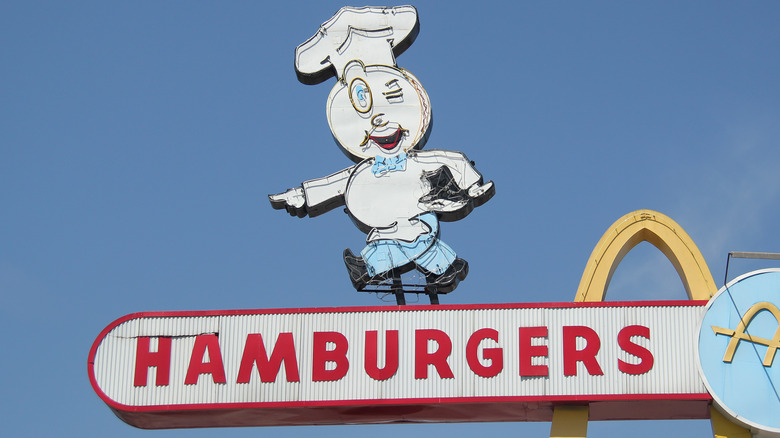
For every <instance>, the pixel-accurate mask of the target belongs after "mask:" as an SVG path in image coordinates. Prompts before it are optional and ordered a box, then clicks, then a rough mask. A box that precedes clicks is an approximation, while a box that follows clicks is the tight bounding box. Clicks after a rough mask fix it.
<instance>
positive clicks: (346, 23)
mask: <svg viewBox="0 0 780 438" xmlns="http://www.w3.org/2000/svg"><path fill="white" fill-rule="evenodd" d="M419 32H420V21H419V20H418V19H417V9H415V7H414V6H396V7H393V8H385V7H373V6H365V7H362V8H354V7H351V6H346V7H343V8H341V9H340V10H339V11H338V12H336V15H334V16H333V17H332V18H331V19H330V20H328V21H326V22H325V23H323V24H322V26H320V29H319V30H318V31H317V33H316V34H314V36H313V37H311V38H309V39H308V40H307V41H306V42H305V43H303V44H301V45H300V46H298V47H297V48H296V49H295V73H296V74H297V75H298V80H299V81H301V82H303V83H304V84H310V85H313V84H318V83H320V82H322V81H324V80H326V79H328V78H329V77H331V76H333V75H335V76H336V77H338V78H341V75H342V74H343V72H344V66H345V65H347V63H349V61H352V60H355V59H357V60H360V61H362V62H363V64H365V65H375V64H378V65H392V66H395V65H396V64H395V57H396V56H399V55H400V54H401V53H403V52H404V50H406V49H407V48H408V47H409V46H410V45H412V42H414V39H415V38H416V37H417V34H418V33H419Z"/></svg>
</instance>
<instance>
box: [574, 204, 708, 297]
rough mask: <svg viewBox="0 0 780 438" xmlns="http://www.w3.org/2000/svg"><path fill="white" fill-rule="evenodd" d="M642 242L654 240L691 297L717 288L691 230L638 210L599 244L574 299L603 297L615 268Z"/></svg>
mask: <svg viewBox="0 0 780 438" xmlns="http://www.w3.org/2000/svg"><path fill="white" fill-rule="evenodd" d="M641 242H649V243H651V244H652V245H653V246H655V247H656V248H658V249H659V250H660V251H661V252H662V253H663V254H664V255H665V256H666V258H667V259H669V261H670V262H672V265H674V268H675V269H676V270H677V274H678V275H679V276H680V279H681V280H682V282H683V285H684V286H685V291H686V292H687V293H688V298H689V299H692V300H709V299H710V298H711V297H712V295H713V294H714V293H715V292H716V291H717V288H716V287H715V281H714V280H713V279H712V274H711V273H710V268H708V267H707V262H705V261H704V257H703V256H702V255H701V252H700V251H699V248H698V247H697V246H696V244H695V243H693V240H691V238H690V236H688V233H686V232H685V230H683V229H682V227H681V226H680V225H678V224H677V223H676V222H675V221H673V220H672V219H671V218H669V217H668V216H666V215H663V214H661V213H658V212H657V211H652V210H637V211H634V212H631V213H629V214H627V215H625V216H623V217H621V218H620V219H618V220H617V221H616V222H615V223H614V224H612V226H610V227H609V229H607V231H606V232H605V233H604V236H602V238H601V240H599V242H598V243H597V244H596V247H595V248H594V249H593V252H592V253H591V255H590V258H589V259H588V264H587V265H586V266H585V272H583V274H582V280H580V286H579V288H577V295H576V297H575V298H574V301H577V302H579V301H604V296H605V295H606V292H607V287H609V282H610V280H611V279H612V274H614V273H615V269H617V266H618V265H619V264H620V262H621V261H622V260H623V257H625V255H626V254H628V252H629V251H631V250H632V249H633V248H634V247H635V246H637V245H638V244H639V243H641Z"/></svg>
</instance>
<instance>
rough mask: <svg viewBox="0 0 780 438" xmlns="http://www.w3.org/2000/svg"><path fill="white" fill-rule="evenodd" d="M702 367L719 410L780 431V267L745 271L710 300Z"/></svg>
mask: <svg viewBox="0 0 780 438" xmlns="http://www.w3.org/2000/svg"><path fill="white" fill-rule="evenodd" d="M698 349H699V367H700V368H699V369H700V372H701V375H702V379H703V380H704V384H705V385H706V386H707V389H708V390H709V392H710V394H711V395H712V398H713V400H714V401H715V403H716V405H717V407H718V408H720V410H721V411H722V412H723V413H724V414H726V415H728V416H730V417H731V418H732V419H734V420H736V421H737V422H739V423H742V424H744V425H747V426H749V427H752V428H756V429H760V430H763V431H767V432H775V433H780V353H778V352H777V350H778V349H780V269H767V270H761V271H754V272H751V273H748V274H745V275H743V276H741V277H739V278H737V279H735V280H734V281H732V282H731V283H729V285H728V286H726V287H724V288H722V289H721V290H720V291H718V293H717V294H715V296H714V297H713V298H712V300H710V302H709V304H707V308H706V311H705V314H704V319H703V320H702V324H701V328H700V329H699V343H698Z"/></svg>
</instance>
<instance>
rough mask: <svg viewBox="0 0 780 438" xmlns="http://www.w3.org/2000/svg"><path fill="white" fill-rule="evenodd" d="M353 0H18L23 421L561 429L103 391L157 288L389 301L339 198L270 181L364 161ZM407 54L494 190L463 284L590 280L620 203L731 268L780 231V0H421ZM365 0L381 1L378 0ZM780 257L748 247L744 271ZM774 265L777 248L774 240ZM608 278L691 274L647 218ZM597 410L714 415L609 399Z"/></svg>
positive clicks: (621, 432) (8, 119) (7, 210)
mask: <svg viewBox="0 0 780 438" xmlns="http://www.w3.org/2000/svg"><path fill="white" fill-rule="evenodd" d="M343 5H344V4H343V3H340V2H330V1H317V2H267V4H266V3H263V2H254V1H253V2H240V1H230V2H224V1H221V2H217V1H214V2H202V1H167V2H106V1H99V2H80V1H75V2H27V1H6V2H3V3H2V4H0V206H1V207H0V208H2V210H0V297H2V304H0V329H1V330H2V332H3V333H4V335H3V336H2V341H0V346H2V350H3V357H4V359H3V360H2V361H0V375H2V376H3V377H4V383H3V385H2V387H3V391H2V393H3V397H2V400H0V406H1V408H0V420H2V421H1V422H0V423H1V424H2V426H3V435H5V436H30V437H33V436H112V437H125V436H127V437H130V436H164V437H178V436H212V435H215V434H217V433H218V434H219V435H220V436H226V437H233V436H236V437H238V436H279V437H298V436H301V437H302V436H310V435H312V434H317V435H318V436H321V437H331V436H338V437H364V436H366V435H368V434H370V435H371V436H372V437H376V438H379V437H397V436H398V435H399V434H404V435H406V436H428V435H430V434H451V435H454V436H471V437H483V436H486V434H500V436H547V435H546V434H547V433H548V431H549V427H550V426H549V423H528V424H523V423H504V424H477V425H475V424H471V425H397V426H331V427H321V428H320V427H316V428H313V427H301V428H295V427H291V428H268V429H229V430H219V431H215V430H195V431H163V432H148V431H140V430H137V429H134V428H132V427H130V426H127V425H125V424H124V423H122V422H121V421H120V420H118V419H117V418H115V417H114V416H113V415H112V414H111V412H110V411H109V409H108V408H107V407H106V406H105V405H104V404H103V402H102V401H101V400H100V399H99V398H98V397H97V396H96V395H95V394H94V392H93V390H92V388H91V387H90V385H89V381H88V379H87V372H86V365H87V364H86V361H87V353H88V351H89V348H90V346H91V344H92V342H93V340H94V339H95V337H96V336H97V335H98V334H99V332H100V331H101V330H102V329H103V328H104V327H105V326H106V325H108V324H109V323H110V322H111V321H113V320H114V319H116V318H118V317H120V316H122V315H125V314H128V313H132V312H138V311H154V310H202V309H252V308H278V307H301V306H307V307H316V306H359V305H375V304H377V305H381V302H380V301H378V300H377V298H376V297H375V296H373V295H370V294H357V293H356V292H354V290H353V289H352V287H351V284H350V282H349V279H348V277H347V273H346V270H345V268H344V265H343V262H342V260H341V252H342V250H343V249H344V248H346V247H351V248H353V249H354V250H359V249H360V248H361V247H362V242H363V239H364V235H363V234H362V233H361V232H360V231H358V230H357V229H356V228H355V227H354V226H353V225H352V224H351V222H350V221H349V219H348V218H347V217H346V215H344V214H343V213H342V212H341V211H340V210H335V211H332V212H330V213H328V214H326V215H323V216H320V217H317V218H314V219H310V218H305V219H297V218H292V217H289V216H288V215H286V213H284V212H281V211H276V210H273V209H271V207H270V205H269V203H268V201H267V199H266V194H268V193H276V192H280V191H283V190H284V189H286V188H288V187H293V186H295V185H298V184H300V182H301V181H303V180H307V179H311V178H316V177H320V176H325V175H327V174H329V173H332V172H335V171H338V170H340V169H342V168H344V167H346V166H348V165H350V164H351V162H350V161H349V160H348V159H347V158H346V157H345V156H344V155H343V154H342V153H341V152H340V151H339V149H338V147H337V146H336V145H335V143H334V142H333V140H332V138H331V135H330V131H329V129H328V125H327V122H326V119H325V100H326V97H327V95H328V92H329V91H330V88H331V86H332V80H331V81H329V82H327V83H324V84H320V85H316V86H307V85H303V84H301V83H299V82H298V81H297V79H296V77H295V72H294V69H293V51H294V49H295V47H296V46H297V45H298V44H300V43H302V42H303V41H305V40H306V39H307V38H309V37H310V36H311V35H313V34H314V32H315V31H316V29H317V28H318V26H319V25H320V24H321V23H322V22H323V21H325V20H327V19H328V18H330V17H331V16H332V14H333V13H335V12H336V10H337V9H338V8H339V7H341V6H343ZM415 5H416V6H417V8H418V11H419V15H420V22H421V31H420V35H419V36H418V38H417V41H416V42H415V43H414V44H413V45H412V46H411V47H410V48H409V50H407V52H406V53H404V54H403V55H402V56H400V57H399V59H398V63H399V65H400V66H402V67H405V68H407V69H408V70H410V71H411V72H412V73H414V74H415V75H416V76H417V77H418V78H419V79H420V80H421V81H422V83H423V85H424V86H425V88H426V90H427V91H428V94H429V96H430V98H431V102H432V106H433V114H434V120H435V123H434V129H433V133H432V135H431V137H430V140H429V142H428V146H427V147H428V148H441V149H451V150H460V151H463V152H465V153H466V154H467V155H468V156H469V158H470V159H472V160H474V161H476V163H477V167H478V169H479V170H480V171H481V172H482V173H483V175H484V176H485V178H486V179H492V180H494V181H495V183H496V188H497V194H496V196H495V197H494V198H493V199H492V200H491V201H490V202H489V203H488V204H486V205H484V206H482V207H480V208H479V209H477V210H476V211H474V212H473V213H472V214H471V215H470V216H469V217H468V218H466V219H465V220H462V221H460V222H456V223H446V224H444V225H443V227H442V235H443V238H444V240H445V241H447V243H449V244H450V245H451V246H452V247H453V248H455V250H456V251H458V254H459V255H460V256H461V257H464V258H465V259H467V260H468V261H469V262H470V266H471V272H470V274H469V277H468V278H467V279H466V281H465V282H464V283H462V284H461V286H460V287H459V288H458V289H457V290H456V291H455V292H454V293H452V294H450V295H447V296H446V297H443V298H442V302H443V303H452V304H458V303H502V302H549V301H571V300H572V299H573V298H574V293H575V291H576V288H577V285H578V284H579V280H580V276H581V275H582V270H583V268H584V267H585V264H586V262H587V259H588V256H589V255H590V252H591V251H592V249H593V247H594V246H595V244H596V242H597V241H598V239H599V238H600V237H601V235H602V234H603V233H604V231H605V230H606V228H607V227H608V226H609V225H610V224H612V222H614V221H615V220H616V219H618V218H619V217H621V216H622V215H624V214H626V213H628V212H631V211H633V210H636V209H640V208H649V209H654V210H657V211H660V212H662V213H664V214H666V215H668V216H670V217H671V218H672V219H674V220H675V221H677V222H678V223H679V224H680V225H681V226H682V227H683V228H685V230H686V231H687V232H688V233H689V234H690V236H691V237H692V238H693V240H694V241H695V242H696V243H697V244H698V246H699V248H700V249H701V251H702V253H703V254H704V256H705V258H706V260H707V262H708V264H709V267H710V269H711V270H712V273H713V276H714V277H715V279H716V281H722V278H723V273H724V268H725V260H726V254H727V252H728V251H732V250H741V251H772V252H780V233H778V228H777V224H778V222H777V218H778V217H779V216H780V173H779V172H778V167H780V147H778V146H780V81H778V72H779V71H780V57H779V56H778V53H780V26H778V23H779V22H780V3H778V2H774V1H754V2H733V1H691V2H677V1H654V2H618V1H615V2H527V1H517V2H507V3H498V2H489V1H480V2H461V1H448V2H438V3H434V2H428V1H424V2H422V1H421V2H417V3H416V4H415ZM356 6H362V4H359V5H356ZM769 266H772V265H771V264H757V265H756V264H751V263H748V262H744V261H741V262H740V261H738V262H736V263H735V264H734V265H732V267H731V272H732V273H734V274H738V273H743V272H746V271H748V270H752V269H754V268H758V267H769ZM775 266H776V265H775ZM608 297H609V298H610V299H616V300H617V299H621V300H622V299H682V298H685V293H684V290H683V288H682V284H681V282H680V280H679V278H678V277H677V276H676V273H675V272H674V269H673V268H672V266H671V264H670V263H669V262H668V261H667V260H666V259H665V258H663V256H661V255H660V253H659V252H658V251H656V250H655V248H653V247H652V246H650V245H648V244H642V245H640V246H639V247H637V248H636V249H635V250H634V251H633V252H632V253H630V254H629V256H628V257H626V260H625V261H624V263H623V264H622V265H621V266H620V268H619V269H618V271H617V273H616V275H615V277H614V280H613V284H612V286H611V287H610V290H609V294H608ZM589 430H590V436H592V437H622V436H625V435H627V434H631V436H632V437H634V438H640V437H650V436H653V437H654V436H657V435H658V434H663V435H666V436H686V437H687V436H697V437H706V436H711V435H708V434H709V423H708V422H707V421H677V422H616V423H591V424H590V429H589Z"/></svg>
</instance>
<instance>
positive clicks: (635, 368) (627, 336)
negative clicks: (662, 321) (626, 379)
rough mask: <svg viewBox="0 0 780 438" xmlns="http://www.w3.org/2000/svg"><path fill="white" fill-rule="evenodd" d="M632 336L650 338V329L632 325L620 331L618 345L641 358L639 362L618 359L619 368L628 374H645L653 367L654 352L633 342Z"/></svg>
mask: <svg viewBox="0 0 780 438" xmlns="http://www.w3.org/2000/svg"><path fill="white" fill-rule="evenodd" d="M632 336H641V337H643V338H645V339H648V340H649V339H650V329H649V328H647V327H645V326H642V325H630V326H628V327H626V328H624V329H623V330H621V331H620V333H618V345H620V348H622V349H623V351H625V352H626V353H628V354H632V355H634V356H636V357H638V358H639V363H638V364H633V363H628V362H623V361H622V360H620V359H618V369H619V370H620V371H623V372H624V373H626V374H644V373H646V372H648V371H650V369H651V368H653V362H654V358H653V353H651V352H650V350H648V349H647V348H645V347H643V346H641V345H638V344H635V343H633V342H631V337H632Z"/></svg>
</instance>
